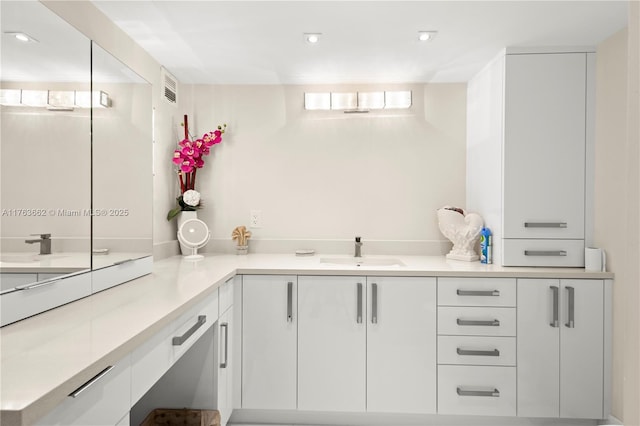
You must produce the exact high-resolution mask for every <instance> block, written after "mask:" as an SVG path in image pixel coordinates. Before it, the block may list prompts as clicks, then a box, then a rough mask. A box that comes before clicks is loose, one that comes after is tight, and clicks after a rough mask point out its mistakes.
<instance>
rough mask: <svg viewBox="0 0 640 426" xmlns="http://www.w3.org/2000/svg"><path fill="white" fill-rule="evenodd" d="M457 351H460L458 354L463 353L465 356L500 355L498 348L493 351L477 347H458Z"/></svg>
mask: <svg viewBox="0 0 640 426" xmlns="http://www.w3.org/2000/svg"><path fill="white" fill-rule="evenodd" d="M456 352H457V353H458V355H463V356H500V351H499V350H497V349H494V350H492V351H482V350H476V349H461V348H457V349H456Z"/></svg>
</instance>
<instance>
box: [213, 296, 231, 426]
mask: <svg viewBox="0 0 640 426" xmlns="http://www.w3.org/2000/svg"><path fill="white" fill-rule="evenodd" d="M232 336H233V307H231V308H228V309H227V311H226V312H225V313H224V314H222V315H221V316H220V318H219V319H218V359H217V364H218V377H217V381H216V383H217V386H218V389H217V391H218V392H217V393H218V411H219V412H220V424H221V425H222V426H225V425H226V424H227V422H228V421H229V417H230V416H231V411H232V410H233V374H232V373H231V371H232V359H233V346H232V345H233V344H232V342H233V337H232Z"/></svg>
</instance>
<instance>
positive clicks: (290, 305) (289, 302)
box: [287, 281, 293, 322]
mask: <svg viewBox="0 0 640 426" xmlns="http://www.w3.org/2000/svg"><path fill="white" fill-rule="evenodd" d="M287 322H293V282H291V281H290V282H288V283H287Z"/></svg>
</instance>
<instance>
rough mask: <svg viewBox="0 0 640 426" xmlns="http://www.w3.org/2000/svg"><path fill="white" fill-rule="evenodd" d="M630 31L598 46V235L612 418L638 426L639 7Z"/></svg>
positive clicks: (633, 7) (633, 11)
mask: <svg viewBox="0 0 640 426" xmlns="http://www.w3.org/2000/svg"><path fill="white" fill-rule="evenodd" d="M629 6H630V13H629V27H628V29H627V30H624V31H621V32H619V33H617V34H614V35H613V36H611V37H610V38H609V39H607V40H605V41H604V42H603V43H602V44H601V45H599V46H598V58H597V60H598V76H597V94H596V105H597V111H596V162H595V169H596V170H595V233H594V244H595V245H597V246H601V247H603V248H605V250H606V251H607V255H608V259H607V261H608V266H609V269H610V270H611V271H612V272H614V273H615V275H616V278H615V283H614V295H613V315H614V318H613V388H612V398H613V401H612V404H613V406H612V411H613V415H614V416H616V417H617V418H619V419H621V420H623V422H624V424H625V425H635V426H637V425H640V411H639V407H640V349H639V346H640V316H639V315H638V311H639V306H640V291H639V281H640V262H638V260H639V259H640V250H639V247H640V244H639V241H640V228H639V226H638V222H639V220H640V209H639V204H640V177H639V176H640V175H639V173H638V168H639V166H640V152H639V149H638V144H639V142H638V141H639V134H640V124H639V121H640V110H639V107H638V105H639V103H640V102H639V94H638V93H639V92H638V87H639V84H640V67H639V62H640V59H639V54H640V36H639V27H640V3H639V2H636V1H631V2H629Z"/></svg>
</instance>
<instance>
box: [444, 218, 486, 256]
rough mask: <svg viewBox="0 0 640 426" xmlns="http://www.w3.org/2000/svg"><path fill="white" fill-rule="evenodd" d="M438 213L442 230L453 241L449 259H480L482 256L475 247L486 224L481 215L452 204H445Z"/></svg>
mask: <svg viewBox="0 0 640 426" xmlns="http://www.w3.org/2000/svg"><path fill="white" fill-rule="evenodd" d="M437 213H438V226H439V227H440V232H442V234H443V235H444V236H445V237H447V238H448V239H449V240H450V241H451V242H452V243H453V248H452V249H451V251H450V252H449V254H447V259H453V260H465V261H467V262H472V261H474V260H478V259H479V258H480V256H478V254H477V253H476V251H475V249H474V247H475V246H476V245H477V243H478V239H479V238H480V231H481V230H482V226H483V224H484V222H483V220H482V218H481V217H480V215H478V214H476V213H465V212H464V210H462V209H461V208H458V207H451V206H444V207H443V208H441V209H438V212H437Z"/></svg>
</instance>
